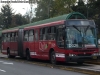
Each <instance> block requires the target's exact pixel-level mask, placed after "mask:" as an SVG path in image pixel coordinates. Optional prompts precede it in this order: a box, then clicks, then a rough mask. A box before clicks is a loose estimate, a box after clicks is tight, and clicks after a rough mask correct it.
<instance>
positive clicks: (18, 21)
mask: <svg viewBox="0 0 100 75" xmlns="http://www.w3.org/2000/svg"><path fill="white" fill-rule="evenodd" d="M13 18H14V19H13V20H14V21H15V23H13V24H15V26H20V25H24V24H27V23H29V22H28V21H27V18H26V17H25V16H22V15H21V14H16V15H14V17H13Z"/></svg>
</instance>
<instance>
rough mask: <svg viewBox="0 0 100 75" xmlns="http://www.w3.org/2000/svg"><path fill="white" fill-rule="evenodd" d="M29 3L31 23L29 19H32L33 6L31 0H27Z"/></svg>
mask: <svg viewBox="0 0 100 75" xmlns="http://www.w3.org/2000/svg"><path fill="white" fill-rule="evenodd" d="M29 4H30V7H31V9H30V23H31V19H32V7H33V0H29Z"/></svg>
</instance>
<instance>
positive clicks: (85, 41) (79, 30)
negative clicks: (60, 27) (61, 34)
mask: <svg viewBox="0 0 100 75" xmlns="http://www.w3.org/2000/svg"><path fill="white" fill-rule="evenodd" d="M65 44H66V45H67V48H83V47H85V48H91V47H92V48H93V47H96V36H95V28H94V27H90V26H84V27H79V26H71V27H66V43H65Z"/></svg>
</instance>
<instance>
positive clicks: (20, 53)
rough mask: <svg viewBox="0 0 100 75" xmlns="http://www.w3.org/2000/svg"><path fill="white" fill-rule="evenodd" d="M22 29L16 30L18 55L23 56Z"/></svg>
mask: <svg viewBox="0 0 100 75" xmlns="http://www.w3.org/2000/svg"><path fill="white" fill-rule="evenodd" d="M23 33H24V31H23V29H19V30H18V56H21V57H23Z"/></svg>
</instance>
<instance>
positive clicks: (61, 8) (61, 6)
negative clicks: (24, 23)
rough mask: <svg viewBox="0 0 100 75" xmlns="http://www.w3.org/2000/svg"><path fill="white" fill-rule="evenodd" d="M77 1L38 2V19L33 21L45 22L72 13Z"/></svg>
mask: <svg viewBox="0 0 100 75" xmlns="http://www.w3.org/2000/svg"><path fill="white" fill-rule="evenodd" d="M76 1H77V0H38V1H37V8H36V17H35V18H33V19H32V21H33V22H34V21H39V20H44V19H47V18H51V17H55V16H59V15H62V14H67V13H69V12H72V11H73V10H72V9H71V6H72V5H74V4H75V2H76Z"/></svg>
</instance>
